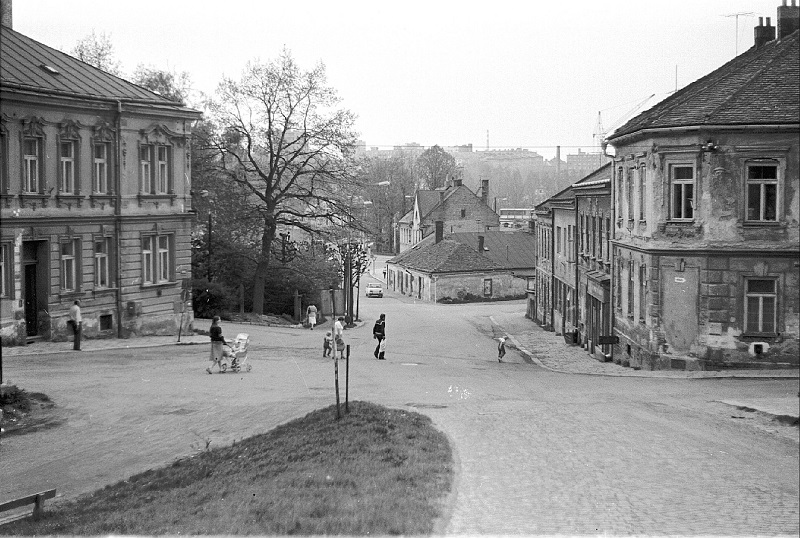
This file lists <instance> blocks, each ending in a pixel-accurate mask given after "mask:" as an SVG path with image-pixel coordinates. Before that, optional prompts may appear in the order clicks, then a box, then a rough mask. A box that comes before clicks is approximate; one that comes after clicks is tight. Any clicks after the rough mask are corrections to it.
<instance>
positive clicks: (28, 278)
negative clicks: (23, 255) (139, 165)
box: [23, 263, 39, 336]
mask: <svg viewBox="0 0 800 538" xmlns="http://www.w3.org/2000/svg"><path fill="white" fill-rule="evenodd" d="M36 284H37V282H36V264H35V263H27V264H25V282H24V283H23V287H24V288H25V291H24V294H25V331H26V334H27V335H28V336H36V335H37V334H39V306H38V301H37V298H36Z"/></svg>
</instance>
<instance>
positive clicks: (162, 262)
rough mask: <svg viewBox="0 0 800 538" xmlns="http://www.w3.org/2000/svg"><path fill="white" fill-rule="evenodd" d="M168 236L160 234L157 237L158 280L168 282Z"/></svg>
mask: <svg viewBox="0 0 800 538" xmlns="http://www.w3.org/2000/svg"><path fill="white" fill-rule="evenodd" d="M169 265H170V264H169V237H167V236H166V235H161V236H159V237H158V281H159V282H169V275H170V267H169Z"/></svg>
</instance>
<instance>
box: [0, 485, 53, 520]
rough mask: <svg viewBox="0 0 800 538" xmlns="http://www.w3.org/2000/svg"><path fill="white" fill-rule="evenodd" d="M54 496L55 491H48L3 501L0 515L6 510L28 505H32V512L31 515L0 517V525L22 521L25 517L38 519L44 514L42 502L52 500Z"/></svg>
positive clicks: (0, 506)
mask: <svg viewBox="0 0 800 538" xmlns="http://www.w3.org/2000/svg"><path fill="white" fill-rule="evenodd" d="M55 496H56V490H55V489H48V490H47V491H42V492H39V493H34V494H33V495H28V496H27V497H20V498H19V499H14V500H13V501H5V502H2V503H0V514H1V513H3V512H7V511H8V510H13V509H15V508H21V507H23V506H28V505H29V504H33V512H31V513H27V512H26V513H22V514H16V515H13V516H8V517H2V516H0V525H3V524H5V523H11V522H12V521H16V520H18V519H23V518H26V517H30V516H33V517H35V518H36V517H39V516H41V515H42V514H43V513H44V501H45V500H46V499H52V498H54V497H55Z"/></svg>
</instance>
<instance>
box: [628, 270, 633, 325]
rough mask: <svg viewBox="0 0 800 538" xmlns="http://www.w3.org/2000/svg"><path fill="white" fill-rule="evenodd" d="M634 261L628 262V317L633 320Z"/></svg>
mask: <svg viewBox="0 0 800 538" xmlns="http://www.w3.org/2000/svg"><path fill="white" fill-rule="evenodd" d="M633 276H634V275H633V260H631V261H629V262H628V317H629V318H633V292H634V280H633Z"/></svg>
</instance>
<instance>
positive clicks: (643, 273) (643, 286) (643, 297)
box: [639, 264, 647, 322]
mask: <svg viewBox="0 0 800 538" xmlns="http://www.w3.org/2000/svg"><path fill="white" fill-rule="evenodd" d="M646 316H647V266H646V265H645V264H642V265H640V266H639V320H640V321H642V322H644V320H645V317H646Z"/></svg>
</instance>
